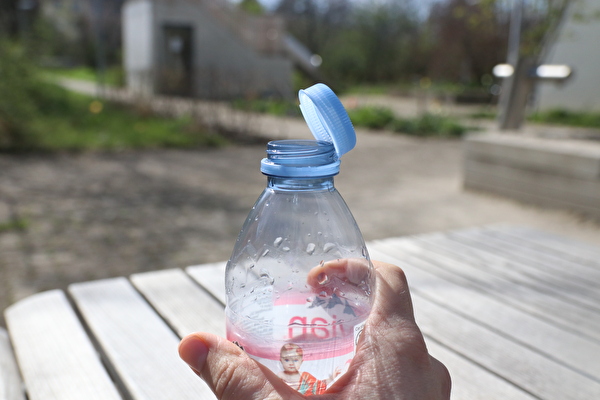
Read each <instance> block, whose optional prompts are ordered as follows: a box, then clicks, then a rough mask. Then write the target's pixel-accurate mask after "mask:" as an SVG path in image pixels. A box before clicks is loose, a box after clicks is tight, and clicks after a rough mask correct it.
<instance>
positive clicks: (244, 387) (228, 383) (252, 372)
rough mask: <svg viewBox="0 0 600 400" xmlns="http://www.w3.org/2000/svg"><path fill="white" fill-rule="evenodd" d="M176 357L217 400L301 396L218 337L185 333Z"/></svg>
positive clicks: (233, 345)
mask: <svg viewBox="0 0 600 400" xmlns="http://www.w3.org/2000/svg"><path fill="white" fill-rule="evenodd" d="M179 356H180V357H181V359H182V360H183V361H185V362H186V363H187V364H188V365H189V366H190V367H191V368H192V370H193V371H194V372H195V373H196V374H197V375H198V376H200V377H201V378H202V379H203V380H204V381H205V382H206V383H207V384H208V386H209V387H210V389H211V390H212V391H213V392H214V393H215V395H216V396H217V398H218V399H219V400H233V399H236V400H237V399H249V400H253V399H256V400H258V399H260V400H262V399H269V400H271V399H272V400H276V399H294V400H295V399H301V398H303V397H302V396H300V395H299V393H298V392H296V391H295V390H294V389H292V388H290V387H289V386H287V385H286V384H285V382H283V381H282V380H281V379H280V378H279V377H277V375H275V374H274V373H273V372H271V371H270V370H269V369H268V368H266V367H264V366H262V365H261V364H259V363H258V362H256V361H254V360H253V359H251V358H250V357H249V356H248V355H247V354H246V353H245V352H244V351H243V350H242V349H240V348H239V347H237V346H236V345H235V344H233V343H231V342H229V341H227V340H225V339H223V338H221V337H219V336H216V335H212V334H209V333H193V334H191V335H188V336H186V337H184V338H183V339H182V341H181V343H180V344H179Z"/></svg>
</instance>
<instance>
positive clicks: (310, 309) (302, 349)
mask: <svg viewBox="0 0 600 400" xmlns="http://www.w3.org/2000/svg"><path fill="white" fill-rule="evenodd" d="M245 310H246V311H245V312H244V314H245V317H242V316H239V315H234V314H233V313H231V312H229V311H228V315H227V317H228V327H227V336H228V339H229V340H230V341H232V342H234V343H236V344H238V345H239V346H240V347H242V348H243V349H244V350H245V351H246V352H247V353H248V354H249V355H250V356H251V357H252V358H254V359H255V360H257V361H259V362H260V363H262V364H263V365H265V366H266V367H268V368H269V369H271V370H272V371H273V372H275V373H276V374H277V375H278V376H279V377H280V378H281V379H283V380H284V381H285V382H286V383H287V384H288V385H290V386H291V387H293V388H295V389H297V390H298V391H299V392H300V393H302V394H320V393H323V392H324V391H325V389H326V388H327V387H328V386H330V385H331V384H332V383H333V382H334V381H335V380H336V379H337V378H338V377H339V376H341V375H342V374H343V373H344V372H346V370H347V369H348V366H349V365H350V362H351V361H352V358H353V357H354V355H355V354H356V347H357V344H358V340H359V338H360V335H361V332H362V330H363V327H364V323H365V318H364V317H362V318H361V317H357V314H358V315H360V314H359V313H358V310H359V309H358V307H356V306H352V305H350V304H349V303H348V300H346V299H343V298H340V297H338V296H336V295H335V294H333V295H332V296H327V297H320V296H315V295H312V296H308V297H307V296H302V295H300V294H290V295H288V296H280V297H279V298H276V299H273V296H272V291H270V290H267V289H264V290H262V291H261V292H260V293H258V294H257V296H256V297H255V298H253V299H252V301H250V302H248V304H247V307H246V308H245ZM361 314H362V313H361Z"/></svg>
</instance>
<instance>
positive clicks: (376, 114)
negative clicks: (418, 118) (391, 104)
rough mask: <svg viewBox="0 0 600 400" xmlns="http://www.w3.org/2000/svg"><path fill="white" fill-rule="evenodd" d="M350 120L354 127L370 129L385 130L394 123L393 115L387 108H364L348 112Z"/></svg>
mask: <svg viewBox="0 0 600 400" xmlns="http://www.w3.org/2000/svg"><path fill="white" fill-rule="evenodd" d="M348 115H349V116H350V120H351V121H352V123H353V124H354V125H356V126H364V127H367V128H371V129H385V128H387V127H388V125H390V124H391V123H392V122H394V119H395V117H394V113H393V112H392V110H390V109H389V108H385V107H376V106H366V107H358V108H355V109H352V110H349V111H348Z"/></svg>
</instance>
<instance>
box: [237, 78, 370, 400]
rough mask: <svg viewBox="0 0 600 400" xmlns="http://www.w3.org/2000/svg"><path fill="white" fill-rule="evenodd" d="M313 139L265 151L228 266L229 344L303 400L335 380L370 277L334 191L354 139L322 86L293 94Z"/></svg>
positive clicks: (352, 347) (363, 311) (359, 323)
mask: <svg viewBox="0 0 600 400" xmlns="http://www.w3.org/2000/svg"><path fill="white" fill-rule="evenodd" d="M300 101H301V109H302V112H303V114H304V117H305V119H306V121H307V123H308V125H309V128H310V129H311V131H312V132H313V134H314V136H315V138H316V140H280V141H272V142H269V143H268V146H267V157H266V158H265V159H263V160H262V162H261V171H262V173H263V174H265V175H266V177H267V186H266V188H265V190H264V191H263V192H262V194H261V195H260V196H259V198H258V200H257V201H256V203H255V205H254V207H253V208H252V210H251V211H250V213H249V215H248V217H247V219H246V221H245V223H244V225H243V227H242V230H241V232H240V234H239V237H238V240H237V241H236V245H235V247H234V249H233V252H232V255H231V258H230V260H229V262H228V264H227V269H226V276H225V289H226V297H227V306H226V318H227V338H228V340H230V341H232V342H234V343H236V344H237V345H238V346H240V347H241V348H242V349H243V350H244V351H246V353H247V354H248V355H250V356H251V357H252V358H254V359H255V360H257V361H259V362H260V363H262V364H263V365H264V366H266V367H268V368H269V369H270V370H272V371H273V372H274V373H275V374H277V375H278V376H279V377H280V378H281V379H282V380H284V381H285V382H286V383H287V384H288V385H289V386H291V387H293V388H294V389H296V390H298V391H299V392H300V393H302V394H321V393H323V392H324V391H325V390H326V389H327V388H328V387H330V386H331V385H332V384H333V382H335V381H336V380H337V379H339V377H340V376H341V375H343V374H344V373H345V372H346V371H347V370H348V367H349V365H350V363H351V361H352V359H353V357H354V355H355V353H356V349H357V345H358V342H359V339H360V337H361V333H362V330H363V327H364V324H365V321H366V319H367V317H368V315H369V312H370V310H371V305H372V300H373V291H374V273H373V267H372V265H371V261H370V259H369V255H368V251H367V248H366V246H365V243H364V239H363V237H362V235H361V233H360V230H359V228H358V226H357V224H356V221H355V220H354V217H353V216H352V214H351V212H350V210H349V209H348V206H347V205H346V203H345V202H344V200H343V199H342V197H341V195H340V194H339V192H338V191H337V190H336V188H335V186H334V178H333V177H334V176H335V175H336V174H337V173H338V172H339V168H340V158H341V156H342V155H343V154H345V153H346V152H348V151H349V150H351V149H352V148H353V147H354V144H355V143H356V137H355V134H354V129H353V128H352V124H351V123H350V120H349V118H348V117H347V113H346V112H345V110H344V109H343V107H342V105H341V103H339V100H338V99H337V97H336V96H335V95H334V94H333V92H332V91H331V89H329V88H328V87H327V86H325V85H322V84H319V85H315V86H313V87H311V88H308V89H306V90H304V91H301V92H300Z"/></svg>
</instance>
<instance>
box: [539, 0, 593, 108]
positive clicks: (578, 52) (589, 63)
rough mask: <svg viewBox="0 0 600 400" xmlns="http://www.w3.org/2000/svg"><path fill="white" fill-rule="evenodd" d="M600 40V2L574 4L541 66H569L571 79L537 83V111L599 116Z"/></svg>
mask: <svg viewBox="0 0 600 400" xmlns="http://www.w3.org/2000/svg"><path fill="white" fill-rule="evenodd" d="M599 38H600V0H577V1H573V2H572V3H571V4H570V6H569V8H568V9H567V16H566V18H565V20H564V23H563V26H562V27H561V29H560V32H559V34H558V37H557V40H556V41H555V43H553V45H552V47H551V48H550V49H549V52H548V55H547V57H546V58H545V59H544V60H543V62H544V64H564V65H568V66H570V67H571V69H572V70H573V75H572V76H571V77H570V78H569V79H568V80H566V81H565V82H561V83H546V82H540V83H538V87H537V93H536V95H535V100H536V102H535V104H536V108H537V109H538V110H540V111H545V110H551V109H563V110H569V111H576V112H600V95H599V93H600V70H599V69H598V65H600V45H599V44H598V39H599Z"/></svg>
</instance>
